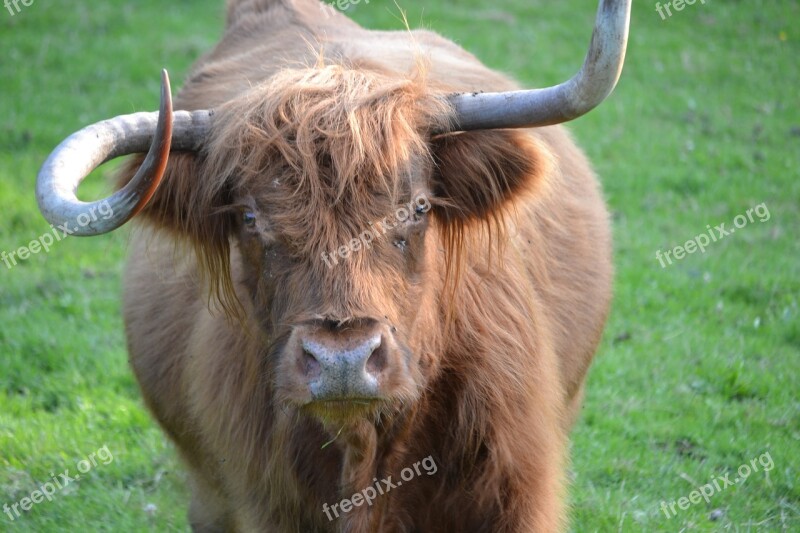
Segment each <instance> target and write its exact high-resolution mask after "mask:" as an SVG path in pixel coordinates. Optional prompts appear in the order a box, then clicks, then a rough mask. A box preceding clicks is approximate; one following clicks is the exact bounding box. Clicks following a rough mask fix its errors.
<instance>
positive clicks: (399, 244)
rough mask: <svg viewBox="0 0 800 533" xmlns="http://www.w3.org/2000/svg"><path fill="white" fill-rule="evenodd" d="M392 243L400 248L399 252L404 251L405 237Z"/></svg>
mask: <svg viewBox="0 0 800 533" xmlns="http://www.w3.org/2000/svg"><path fill="white" fill-rule="evenodd" d="M394 245H395V246H397V247H398V248H400V251H401V252H405V250H406V245H407V243H406V240H405V239H396V240H395V241H394Z"/></svg>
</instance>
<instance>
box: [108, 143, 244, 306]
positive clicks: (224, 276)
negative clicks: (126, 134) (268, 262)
mask: <svg viewBox="0 0 800 533" xmlns="http://www.w3.org/2000/svg"><path fill="white" fill-rule="evenodd" d="M200 157H201V156H199V155H198V154H196V153H193V152H175V153H172V154H170V156H169V163H168V164H167V168H166V170H165V172H164V178H163V179H162V182H161V185H160V186H159V187H158V189H157V190H156V192H155V194H154V195H153V198H151V200H150V202H148V203H147V205H146V206H145V207H144V209H142V212H141V213H140V214H139V215H137V217H138V219H140V220H147V221H148V222H150V223H151V224H152V225H154V226H155V227H157V228H159V229H161V230H167V231H170V232H172V233H173V235H175V236H176V237H178V239H177V240H176V242H180V241H181V240H185V241H186V242H188V243H189V244H192V245H193V246H194V249H195V251H196V252H197V260H198V264H199V266H200V269H201V272H202V274H203V275H204V277H206V279H207V280H208V285H209V287H210V289H211V292H212V295H214V296H216V297H217V298H218V300H219V302H220V303H221V304H222V307H223V309H225V310H226V311H227V312H229V313H231V314H236V312H237V311H238V309H237V307H236V296H235V294H234V291H233V282H232V279H231V273H230V242H229V236H230V235H231V233H232V231H233V227H234V225H235V224H234V218H233V214H232V213H233V211H232V210H230V209H226V206H228V205H229V204H230V200H229V195H228V194H227V189H226V187H225V182H224V181H221V180H216V181H215V180H209V179H204V176H203V173H202V171H203V168H202V165H201V161H200ZM143 159H144V156H143V155H137V156H135V157H132V158H131V159H129V160H128V161H127V162H126V163H125V164H124V165H123V166H122V168H121V171H120V174H119V177H118V183H117V184H118V186H119V187H122V186H124V185H125V184H126V183H127V182H128V181H129V180H130V179H131V177H132V176H133V174H134V173H135V172H136V169H138V168H139V167H140V166H141V164H142V161H143Z"/></svg>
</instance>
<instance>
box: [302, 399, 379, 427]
mask: <svg viewBox="0 0 800 533" xmlns="http://www.w3.org/2000/svg"><path fill="white" fill-rule="evenodd" d="M386 407H387V402H386V401H385V400H383V399H381V398H333V399H326V400H315V401H311V402H309V403H307V404H305V405H303V407H302V409H303V411H305V412H307V413H308V414H310V415H312V416H314V417H315V418H318V419H319V420H321V421H322V422H336V423H338V422H347V421H350V420H356V419H368V420H372V419H376V418H378V416H379V415H380V413H381V412H382V411H383V410H385V409H386Z"/></svg>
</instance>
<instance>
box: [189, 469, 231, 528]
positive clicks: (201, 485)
mask: <svg viewBox="0 0 800 533" xmlns="http://www.w3.org/2000/svg"><path fill="white" fill-rule="evenodd" d="M191 487H192V501H191V503H190V504H189V524H190V525H191V526H192V531H193V532H194V533H234V532H235V531H237V529H236V527H235V526H234V525H233V520H232V518H231V516H230V513H229V512H228V508H227V506H226V504H225V501H224V499H223V498H222V496H221V495H220V494H219V491H217V490H216V489H215V488H214V487H213V486H211V484H209V483H208V482H207V481H206V480H205V479H204V478H203V476H202V474H199V473H197V472H192V473H191Z"/></svg>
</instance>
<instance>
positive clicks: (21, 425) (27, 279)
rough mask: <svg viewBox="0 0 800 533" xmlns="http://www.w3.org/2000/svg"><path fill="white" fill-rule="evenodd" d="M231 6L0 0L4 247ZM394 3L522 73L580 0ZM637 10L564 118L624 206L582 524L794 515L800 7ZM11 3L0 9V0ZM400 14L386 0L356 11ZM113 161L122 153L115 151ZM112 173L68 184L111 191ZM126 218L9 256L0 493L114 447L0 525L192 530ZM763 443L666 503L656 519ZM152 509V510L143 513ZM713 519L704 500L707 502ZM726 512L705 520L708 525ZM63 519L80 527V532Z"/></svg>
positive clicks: (586, 26) (583, 27)
mask: <svg viewBox="0 0 800 533" xmlns="http://www.w3.org/2000/svg"><path fill="white" fill-rule="evenodd" d="M222 4H223V2H222V0H213V1H212V0H193V1H191V2H190V1H188V0H182V1H178V0H176V1H172V2H160V1H156V0H140V1H138V2H120V1H109V2H85V1H80V2H79V1H76V0H64V1H61V2H58V3H55V2H51V3H48V2H38V1H37V2H34V3H33V4H32V5H31V6H29V7H23V8H22V11H21V12H20V13H18V14H17V15H15V16H13V17H12V16H11V15H10V14H9V13H8V12H7V11H4V10H0V91H2V99H0V250H6V251H10V250H12V249H16V248H18V247H20V246H23V245H25V244H26V243H28V242H29V241H31V240H33V239H36V238H37V237H38V236H40V235H41V234H43V233H45V232H47V231H49V227H48V225H47V224H46V223H45V222H44V220H43V219H42V217H41V216H40V215H39V213H38V211H37V208H36V204H35V201H34V196H33V190H34V181H35V175H36V172H37V170H38V167H39V165H40V164H41V162H42V161H43V160H44V158H45V157H46V155H47V154H48V152H49V151H50V150H51V149H52V148H53V147H54V146H55V145H56V144H57V143H58V142H59V141H60V140H61V139H62V138H63V137H64V136H66V135H67V134H68V133H70V132H72V131H75V130H77V129H78V128H80V127H81V126H82V125H85V124H87V123H90V122H94V121H97V120H100V119H103V118H106V117H109V116H112V115H116V114H123V113H129V112H133V111H141V110H153V109H155V108H156V105H157V95H158V71H159V69H160V68H161V67H162V66H165V67H167V68H169V70H170V72H171V74H172V78H173V80H174V84H175V85H176V86H177V85H179V83H180V80H182V79H183V76H184V75H185V73H186V71H187V68H188V67H189V65H190V64H191V62H192V61H193V60H194V59H196V58H197V57H198V56H199V55H200V54H201V53H202V52H203V51H205V50H207V49H208V48H209V47H210V46H211V45H212V44H213V43H214V42H215V40H216V39H217V38H218V37H219V35H220V33H221V26H222V16H223V11H224V8H223V5H222ZM411 4H412V2H401V5H404V7H407V8H408V18H409V21H410V23H411V25H412V26H415V27H417V26H425V27H428V28H431V29H434V30H436V31H439V32H440V33H442V34H444V35H446V36H448V37H450V38H452V39H454V40H456V41H457V42H458V43H460V44H461V45H463V46H464V47H466V48H467V49H469V50H470V51H472V52H474V53H475V54H476V55H477V56H478V57H480V58H481V59H482V60H484V61H485V62H486V63H487V64H489V65H490V66H492V67H495V68H498V69H501V70H503V71H506V72H509V73H512V74H513V75H515V76H516V77H517V78H519V79H520V80H521V81H523V82H524V83H528V84H531V85H540V86H541V85H547V84H553V83H557V82H559V81H561V80H563V79H565V78H566V77H568V76H570V75H571V74H572V73H573V72H574V71H575V70H576V69H577V68H578V66H579V65H580V62H581V60H582V59H583V54H584V52H585V46H586V43H587V41H588V33H589V31H590V28H591V25H592V21H593V17H594V9H595V7H596V2H595V1H594V0H569V1H566V0H562V1H559V2H548V1H544V0H501V1H499V2H478V1H477V0H459V1H458V2H444V1H441V2H413V5H411ZM654 4H655V2H649V1H648V2H636V5H635V6H634V14H633V20H632V30H631V38H630V46H629V51H628V59H627V63H626V66H625V71H624V74H623V78H622V81H621V83H620V85H619V87H618V88H617V90H616V92H615V93H614V95H613V96H612V97H611V98H610V99H609V101H608V102H606V103H605V104H604V105H603V106H601V107H600V108H599V109H598V110H597V111H595V112H593V113H592V114H590V115H589V116H587V117H585V118H582V119H580V120H578V121H577V122H576V123H574V124H573V125H572V130H573V131H574V132H575V135H576V137H577V138H578V140H579V142H580V143H581V145H582V146H584V147H585V149H586V151H587V152H588V153H589V155H590V157H591V158H592V160H593V162H594V163H595V166H596V168H597V170H598V172H599V174H600V175H601V177H602V180H603V183H604V187H605V191H606V195H607V198H608V201H609V203H610V205H611V208H612V210H613V212H614V232H615V245H616V259H615V263H616V268H617V278H616V298H615V303H614V308H613V312H612V315H611V317H610V320H609V323H608V327H607V330H606V334H605V338H604V341H603V343H602V345H601V347H600V351H599V353H598V357H597V359H596V362H595V364H594V366H593V368H592V370H591V374H590V377H589V381H588V388H587V398H586V403H585V408H584V413H583V416H582V419H581V421H580V423H579V424H578V426H577V427H576V430H575V432H574V435H573V443H572V458H573V459H572V467H571V472H572V489H571V501H572V506H573V513H572V514H573V523H572V529H573V530H574V531H576V532H587V531H588V532H591V531H601V532H605V531H798V530H800V486H799V485H798V483H799V482H798V477H799V476H798V473H799V471H800V394H799V393H798V391H800V378H798V376H799V375H800V308H798V299H800V239H799V238H798V228H800V171H799V170H798V169H800V111H798V104H799V103H800V102H798V99H799V98H798V95H799V94H800V93H799V92H798V91H799V88H800V72H799V71H800V66H798V59H797V58H798V57H800V30H799V29H798V26H797V20H798V17H800V4H799V3H798V2H797V1H796V0H770V1H767V0H763V1H760V0H750V1H748V2H741V1H726V2H723V1H721V0H708V1H707V2H706V4H705V5H702V4H700V3H699V2H698V3H696V4H695V5H693V6H687V7H686V8H685V9H684V10H683V11H681V12H675V14H674V16H673V17H671V18H669V19H667V20H664V21H662V20H661V18H660V17H659V16H658V14H657V13H656V12H655V8H654ZM0 7H2V6H0ZM352 13H353V16H354V18H356V19H357V20H358V21H359V22H361V23H363V24H365V25H366V26H368V27H373V28H387V29H398V28H400V27H401V26H402V23H401V21H400V20H399V18H398V16H397V8H396V7H395V6H394V3H393V2H387V1H382V0H372V1H371V2H370V3H369V4H364V3H363V2H362V3H361V4H359V5H358V6H356V7H355V8H354V9H353V10H352ZM109 166H113V165H109ZM109 174H110V171H109V169H108V168H104V169H102V170H100V171H98V172H97V173H96V176H95V177H94V179H91V180H89V183H87V185H86V187H85V188H83V189H82V194H83V195H84V196H86V197H98V196H100V195H103V194H104V193H106V192H107V191H108V190H109V189H108V184H107V180H105V179H103V178H106V177H108V176H109ZM762 202H765V203H766V205H767V207H768V209H769V212H770V219H769V220H767V221H765V222H758V220H757V219H756V221H755V222H754V223H752V224H749V225H748V226H747V227H745V228H742V229H740V230H737V232H736V233H735V234H733V235H730V236H728V237H726V238H724V239H722V240H720V241H718V242H716V243H712V244H711V245H709V246H708V248H707V250H706V252H705V253H703V254H701V253H695V254H693V255H690V256H688V257H686V258H684V259H682V260H681V261H678V262H676V263H674V264H672V265H670V266H667V267H666V268H661V266H660V265H659V262H658V261H657V260H656V257H655V253H656V251H657V250H661V251H665V250H667V249H670V248H672V247H674V246H676V245H679V244H683V243H684V242H686V241H687V240H689V239H691V238H693V237H694V236H695V235H698V234H700V233H703V232H705V231H706V225H711V226H715V225H718V224H720V223H722V222H724V223H726V225H727V227H730V226H731V224H732V221H733V219H734V217H735V216H736V215H738V214H744V213H745V212H746V210H747V209H749V208H752V207H754V206H755V205H757V204H760V203H762ZM126 242H127V231H126V230H121V231H119V232H116V233H114V234H112V235H109V236H103V237H97V238H94V239H74V238H71V239H67V240H66V241H62V242H59V243H56V244H55V245H54V246H53V248H52V250H51V251H50V252H49V253H47V254H44V253H40V254H38V255H36V256H33V257H32V258H31V259H28V260H27V261H24V262H22V263H21V264H20V265H18V266H16V267H15V268H13V269H10V270H9V269H6V268H5V266H4V265H3V264H2V263H0V504H3V503H7V504H13V503H15V502H17V501H19V500H20V499H21V498H23V497H24V496H27V495H29V494H30V492H31V491H32V490H34V489H35V488H36V486H37V484H38V483H43V482H45V481H47V480H48V479H49V478H50V473H51V472H52V473H56V474H57V473H60V472H63V471H64V469H67V468H69V469H70V471H71V472H72V474H74V473H75V472H76V465H77V463H78V461H80V460H81V459H84V458H86V456H88V455H89V454H91V453H92V452H95V451H96V450H98V448H101V447H102V446H104V445H107V446H108V449H109V451H110V452H111V453H112V454H113V461H112V462H110V464H108V465H104V464H102V463H100V464H98V465H97V466H96V467H93V468H92V469H91V471H90V472H88V473H87V474H86V475H85V476H83V477H82V479H81V480H80V481H79V482H76V483H74V484H71V485H70V486H69V487H68V488H66V489H65V490H63V491H59V492H58V493H57V494H56V495H55V497H54V500H53V501H52V502H48V501H44V502H43V503H40V504H38V505H35V506H34V507H33V508H32V510H31V511H30V512H28V513H25V514H24V516H23V517H21V518H20V519H17V520H16V521H14V522H11V521H9V520H8V518H7V516H6V515H5V514H0V530H4V531H5V530H9V531H36V532H39V531H60V530H63V529H65V528H68V529H70V530H71V529H76V526H77V528H81V529H83V530H86V531H186V530H187V525H186V518H185V512H186V504H187V501H188V495H187V491H186V489H185V486H184V483H185V478H184V475H183V473H182V469H181V467H180V464H179V462H178V461H177V459H176V456H175V452H174V451H173V449H172V447H171V446H170V445H169V444H168V443H167V442H166V441H165V439H164V437H163V436H162V434H161V432H160V431H159V430H158V428H157V427H156V426H155V425H154V423H153V422H152V421H151V419H150V417H149V416H148V414H147V413H146V411H145V409H144V407H143V405H142V402H141V399H140V396H139V393H138V390H137V388H136V385H135V383H134V380H133V377H132V374H131V372H130V370H129V369H128V367H127V362H126V352H125V343H124V338H123V334H122V322H121V319H120V296H119V293H120V276H121V270H122V265H123V261H124V256H125V249H126ZM766 452H769V454H770V457H771V458H772V460H773V462H774V468H772V469H771V470H770V471H769V472H768V473H765V472H763V471H759V472H756V473H753V474H752V475H751V476H750V477H749V478H748V479H747V480H746V482H742V483H738V484H736V485H735V486H733V487H728V488H726V489H725V490H723V491H720V492H718V493H716V494H714V495H713V496H712V497H711V501H710V504H706V503H705V502H701V503H699V504H696V505H692V506H691V507H689V508H688V509H686V510H678V514H677V516H675V517H672V518H669V519H667V518H666V517H665V516H664V514H663V513H662V512H661V511H660V510H659V506H660V504H661V502H662V501H666V502H667V503H669V502H671V501H674V500H677V499H678V498H680V497H682V496H688V495H689V494H690V493H691V491H692V490H694V489H695V488H698V487H699V486H700V485H703V484H705V483H706V482H707V481H709V480H710V479H712V478H714V477H716V476H724V475H725V474H727V473H731V474H734V475H731V477H730V479H731V480H733V479H734V478H735V474H736V469H737V468H738V467H739V466H740V465H742V464H747V463H749V462H750V460H751V459H753V458H757V457H759V456H761V455H762V454H764V453H766ZM148 504H153V505H155V508H152V507H147V506H148ZM712 513H713V514H712ZM712 516H713V517H715V518H716V520H714V521H712V520H711V518H710V517H712ZM70 526H71V527H70Z"/></svg>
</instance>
